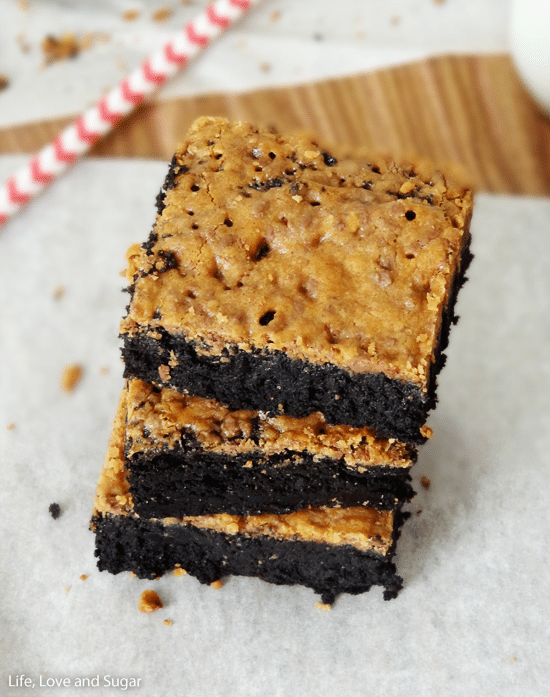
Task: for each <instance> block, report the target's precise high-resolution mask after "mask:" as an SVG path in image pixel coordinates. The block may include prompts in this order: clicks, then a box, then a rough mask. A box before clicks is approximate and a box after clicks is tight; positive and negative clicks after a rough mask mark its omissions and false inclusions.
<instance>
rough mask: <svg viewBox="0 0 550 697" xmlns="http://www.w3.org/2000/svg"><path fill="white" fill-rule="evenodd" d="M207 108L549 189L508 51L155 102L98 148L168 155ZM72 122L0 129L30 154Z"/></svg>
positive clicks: (503, 187)
mask: <svg viewBox="0 0 550 697" xmlns="http://www.w3.org/2000/svg"><path fill="white" fill-rule="evenodd" d="M204 114H208V115H213V116H227V117H228V118H230V119H241V120H245V121H251V122H254V123H259V124H264V125H268V126H274V127H275V128H277V129H278V130H281V131H287V130H307V131H309V132H311V133H312V134H314V136H315V137H317V138H319V139H320V140H321V141H322V142H324V143H327V144H330V143H345V144H349V145H351V146H355V145H362V146H367V147H369V148H373V149H374V150H376V151H381V150H382V151H385V152H389V153H391V154H393V155H395V156H397V157H399V156H400V155H405V156H406V155H410V154H413V153H416V154H419V155H421V156H423V157H428V158H430V159H432V160H434V161H435V162H438V163H441V164H445V163H454V164H458V165H461V166H462V167H463V168H464V169H465V171H466V172H467V174H468V176H469V177H470V178H471V180H472V181H473V182H474V184H475V185H476V186H477V188H478V189H479V190H484V191H491V192H502V193H514V194H531V195H546V196H548V195H550V121H549V120H548V119H547V118H546V117H545V116H544V115H543V114H542V113H541V112H540V111H539V110H538V109H537V107H536V105H535V104H534V103H533V102H532V100H531V99H530V97H529V96H528V95H527V93H526V92H525V90H524V88H523V87H522V85H521V83H520V81H519V79H518V77H517V75H516V73H515V71H514V69H513V66H512V63H511V61H510V59H509V58H508V57H507V56H505V55H484V56H443V57H439V58H433V59H429V60H425V61H421V62H418V63H412V64H408V65H404V66H399V67H395V68H390V69H385V70H379V71H375V72H372V73H367V74H363V75H356V76H352V77H347V78H341V79H336V80H326V81H322V82H318V83H314V84H306V85H300V86H292V87H288V88H280V89H270V90H260V91H254V92H249V93H246V94H237V95H234V94H217V95H209V96H200V97H192V98H185V99H175V100H172V101H168V102H159V103H154V102H152V103H148V104H146V105H144V106H142V107H141V108H140V109H139V110H138V111H137V112H135V113H134V114H132V115H131V116H130V117H129V118H128V119H126V120H125V121H124V122H122V123H121V124H119V126H118V127H117V128H116V129H115V130H114V131H113V132H112V133H111V134H109V135H108V136H107V137H106V138H105V139H104V140H103V141H101V142H100V143H99V144H98V145H97V146H96V147H95V148H94V149H93V151H92V155H95V156H102V157H103V156H119V157H145V158H157V159H159V158H160V159H164V160H168V159H170V158H171V156H172V152H173V150H174V147H175V145H176V143H177V142H178V141H180V140H181V139H182V138H183V136H184V134H185V132H186V130H187V128H188V126H189V124H190V123H191V122H192V121H193V119H195V118H196V117H197V116H200V115H204ZM71 120H72V119H70V118H69V119H56V120H51V121H45V122H42V123H33V124H26V125H24V126H18V127H14V128H9V129H4V130H0V153H17V152H34V151H35V150H37V149H38V148H39V147H42V146H43V145H45V144H47V143H48V142H49V141H50V140H51V139H52V138H53V137H55V135H56V134H57V133H58V132H59V131H60V130H61V129H62V128H63V127H64V126H65V125H67V124H68V123H70V122H71Z"/></svg>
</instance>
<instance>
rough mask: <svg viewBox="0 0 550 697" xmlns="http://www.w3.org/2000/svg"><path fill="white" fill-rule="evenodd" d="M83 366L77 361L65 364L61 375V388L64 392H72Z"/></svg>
mask: <svg viewBox="0 0 550 697" xmlns="http://www.w3.org/2000/svg"><path fill="white" fill-rule="evenodd" d="M83 374H84V368H83V367H82V366H81V365H80V364H79V363H73V364H71V365H67V366H65V368H64V370H63V374H62V376H61V388H62V389H63V390H64V391H65V392H72V391H73V390H74V389H75V387H76V386H77V385H78V383H79V382H80V381H81V379H82V375H83Z"/></svg>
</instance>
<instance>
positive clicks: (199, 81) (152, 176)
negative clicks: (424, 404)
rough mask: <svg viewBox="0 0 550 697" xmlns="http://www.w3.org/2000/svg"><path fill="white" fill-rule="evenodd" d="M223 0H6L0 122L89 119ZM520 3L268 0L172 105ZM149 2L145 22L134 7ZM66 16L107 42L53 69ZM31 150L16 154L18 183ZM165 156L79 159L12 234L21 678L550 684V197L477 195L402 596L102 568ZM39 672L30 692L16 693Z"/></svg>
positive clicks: (8, 285)
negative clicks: (125, 277) (102, 479)
mask: <svg viewBox="0 0 550 697" xmlns="http://www.w3.org/2000/svg"><path fill="white" fill-rule="evenodd" d="M162 4H164V5H165V6H172V7H174V8H176V10H177V11H176V12H175V14H174V17H173V19H171V20H170V21H169V22H167V23H166V24H158V23H155V22H152V21H151V20H150V15H151V13H152V11H153V10H154V9H158V7H159V6H161V5H162ZM203 5H204V3H203V2H202V1H201V2H196V3H194V5H191V6H189V7H187V6H184V5H179V4H178V3H175V2H174V3H171V2H166V3H159V4H154V3H152V2H145V1H143V2H139V1H136V2H125V1H123V0H118V1H116V2H115V1H113V2H108V1H107V0H104V1H103V2H99V1H98V0H95V1H92V0H89V1H88V2H79V3H77V2H61V1H59V2H48V1H47V0H34V1H33V0H30V4H29V10H28V11H22V10H21V9H19V7H18V5H17V3H16V2H15V0H13V1H12V0H0V73H4V74H7V75H8V77H9V78H10V80H11V86H10V88H9V89H8V90H5V91H4V92H2V93H0V127H2V126H5V125H8V124H15V123H23V122H26V121H33V120H36V119H39V118H49V117H52V116H58V115H64V114H70V113H77V112H79V111H81V110H82V109H83V108H84V107H85V106H87V105H89V104H90V103H93V102H94V101H95V100H96V99H97V97H98V96H99V95H100V94H101V93H102V91H103V90H104V89H106V88H108V87H111V86H112V85H113V84H114V83H116V82H117V81H118V80H119V79H120V78H122V77H123V76H124V74H125V72H126V71H127V69H132V68H134V67H136V65H138V64H139V63H140V62H141V60H142V59H143V58H145V57H146V55H147V54H148V53H150V52H151V51H153V50H155V49H156V48H157V46H158V45H160V44H161V43H162V42H163V41H164V40H165V39H166V38H168V36H169V35H171V34H172V32H173V31H174V30H177V29H178V28H179V27H180V26H181V25H182V24H183V23H184V21H185V20H186V19H189V18H191V17H192V16H194V15H195V14H196V12H197V10H199V9H200V8H201V7H202V6H203ZM507 6H508V2H507V1H506V0H502V1H500V0H483V1H482V0H461V1H460V0H446V2H444V3H442V4H436V3H435V2H433V0H386V1H384V2H383V1H382V0H340V1H339V2H338V7H337V11H336V12H335V11H334V9H333V8H334V3H332V2H324V1H323V0H266V1H265V2H264V3H262V4H261V5H260V6H259V7H258V8H257V9H256V10H255V11H254V13H253V14H252V15H250V17H248V18H247V19H245V21H244V22H243V23H242V24H241V25H240V26H239V28H238V29H237V30H236V31H235V32H232V33H230V34H227V35H226V36H224V37H223V38H222V39H221V40H220V41H219V42H218V43H217V44H216V46H214V47H212V49H211V50H210V51H209V52H208V53H207V54H205V55H204V57H202V58H201V59H200V60H199V61H198V62H197V63H196V64H195V65H193V66H192V67H191V69H190V70H189V71H187V72H186V73H183V74H182V75H181V76H180V77H179V78H178V79H176V80H175V81H174V83H171V84H170V86H169V87H168V88H167V89H165V91H164V92H163V96H164V97H169V96H174V95H183V96H185V95H190V94H196V93H200V92H205V91H206V92H208V91H220V92H221V91H227V90H241V89H253V88H255V87H260V86H269V85H280V84H288V83H292V82H303V81H307V80H312V79H321V78H324V77H330V76H334V75H343V74H350V73H353V72H357V71H363V70H368V69H371V68H375V67H380V66H381V65H389V64H392V63H394V62H399V61H401V60H412V59H415V58H416V57H421V56H424V55H433V54H437V53H443V52H478V53H479V52H483V51H504V50H506V45H507V38H506V23H507V17H506V14H507ZM134 7H137V8H141V9H142V17H141V19H140V20H137V21H136V22H135V23H131V24H129V23H126V22H123V21H122V20H120V19H119V17H120V13H121V12H122V11H123V10H125V9H130V8H134ZM92 8H93V12H92V11H91V9H92ZM276 10H279V11H280V13H281V14H280V18H279V19H277V20H276V21H275V20H274V19H273V12H274V11H276ZM392 17H399V21H398V22H397V23H395V21H392ZM61 31H72V32H75V33H77V34H83V33H85V32H86V31H107V32H109V34H110V36H111V38H110V41H109V42H107V43H105V44H100V43H98V44H97V45H96V47H95V48H94V49H92V50H90V51H85V52H83V53H82V54H81V55H80V56H79V57H78V59H76V60H75V61H72V62H65V63H60V64H56V65H52V66H50V67H48V68H44V69H42V70H39V65H40V62H41V56H40V51H39V48H38V46H39V43H40V41H41V40H42V38H43V37H44V36H45V35H46V34H47V33H49V32H52V33H57V34H59V33H61ZM19 32H24V33H25V38H26V40H27V41H28V43H29V44H30V46H31V51H30V52H29V53H28V54H21V52H20V49H19V47H18V45H17V42H16V38H15V37H16V35H17V34H18V33H19ZM314 35H315V36H317V35H321V36H322V37H323V39H322V41H320V40H319V39H318V38H314ZM263 63H269V64H270V70H269V71H267V72H265V71H264V70H262V69H261V67H260V66H261V65H262V64H263ZM23 162H24V160H22V159H17V158H12V157H0V178H2V179H3V178H4V177H5V176H7V175H9V174H10V173H11V172H12V171H13V169H14V168H16V167H17V166H19V165H21V164H22V163H23ZM165 171H166V165H165V164H164V163H152V162H148V163H144V162H140V161H125V162H124V161H116V160H115V161H102V162H100V161H87V162H83V163H79V164H78V165H77V166H76V167H75V168H74V169H73V170H72V171H71V172H69V173H68V174H67V175H66V176H65V177H64V178H63V179H62V180H61V181H60V182H58V183H57V184H55V185H54V186H53V187H52V188H50V189H49V190H48V191H46V192H45V193H44V194H43V195H42V197H41V198H40V199H39V200H37V201H36V202H34V203H33V204H32V205H31V206H30V207H29V208H28V209H27V210H26V211H24V212H23V213H22V214H21V215H19V216H18V217H17V218H15V219H14V220H13V221H11V222H10V223H9V224H8V225H7V226H6V227H5V228H3V229H1V230H0V467H1V471H2V478H3V479H2V482H3V483H2V486H1V487H0V588H1V589H2V590H1V592H2V598H1V601H0V693H2V694H4V695H5V697H8V696H11V695H31V694H44V695H71V696H72V695H83V696H85V695H88V694H89V695H98V696H99V695H113V694H116V693H117V692H118V690H117V689H114V688H104V687H99V688H94V689H91V690H85V689H78V688H74V687H73V688H64V689H47V688H39V687H38V681H39V676H40V675H42V676H43V679H44V678H45V677H53V678H62V677H68V678H70V680H71V681H74V679H75V678H76V677H79V676H87V677H92V676H94V675H97V674H99V676H100V681H101V682H102V681H103V676H106V675H111V676H118V677H124V676H125V677H135V678H141V685H142V687H141V688H140V690H139V691H136V692H137V693H138V694H141V695H145V696H146V697H157V696H158V697H165V696H166V695H172V694H173V695H176V696H179V695H182V696H184V697H210V696H215V697H218V695H220V696H221V695H228V696H229V695H230V696H231V697H256V696H258V697H259V696H260V695H262V696H263V695H266V696H269V697H279V696H280V697H290V696H293V695H300V697H302V696H303V697H309V696H310V695H311V696H312V697H313V695H315V696H316V697H323V696H324V695H327V696H328V695H331V696H332V695H336V694H338V695H342V696H343V697H348V696H349V697H352V696H353V697H355V696H356V695H361V696H362V695H369V696H370V695H384V697H393V696H395V697H405V696H408V695H421V696H424V695H426V696H429V697H432V696H433V697H436V696H437V697H440V696H445V695H450V696H453V697H454V696H455V695H456V696H462V695H464V696H468V697H471V696H472V695H484V696H485V695H499V697H500V696H501V695H502V696H504V697H508V696H516V695H518V696H520V695H521V696H522V697H523V696H526V695H528V696H531V695H533V696H536V697H539V695H540V697H543V696H546V695H547V694H548V684H549V682H550V669H549V667H548V646H549V630H548V627H549V626H550V609H549V601H548V598H549V597H550V579H549V575H548V553H547V547H548V543H547V540H548V539H550V514H549V511H550V492H549V488H548V479H549V475H550V396H549V395H550V390H549V383H550V351H549V349H550V320H549V319H548V318H549V313H548V307H549V305H550V280H549V279H550V268H549V266H550V201H549V200H548V199H538V200H536V199H527V198H512V197H498V196H489V195H480V196H478V199H477V204H476V211H475V215H474V220H473V235H474V243H473V250H474V252H475V254H476V258H475V260H474V262H473V264H472V267H471V271H470V273H469V277H470V280H469V282H468V283H467V285H466V286H465V288H464V289H463V291H462V293H461V296H460V299H459V307H458V310H459V313H460V314H461V320H460V322H459V324H458V325H457V327H455V328H454V329H453V332H452V335H451V345H450V348H449V351H448V364H447V366H446V367H445V369H444V371H443V373H442V375H441V379H440V389H439V395H440V403H439V405H438V408H437V410H436V411H435V412H434V413H433V415H432V417H431V419H430V424H431V426H432V427H433V428H434V430H435V435H434V437H433V439H432V440H431V441H430V442H429V443H428V444H427V445H426V446H424V447H423V448H422V449H421V452H420V458H419V461H418V463H417V465H416V466H415V470H414V472H415V475H414V479H415V485H416V487H415V488H416V489H417V491H419V494H418V496H417V498H416V499H415V501H414V502H413V503H412V505H411V506H410V509H411V511H413V516H412V518H411V519H410V520H409V521H408V523H407V524H406V526H405V528H404V531H403V535H402V538H401V541H400V546H399V550H398V558H397V563H398V566H399V572H400V574H401V575H402V576H403V578H404V581H405V588H404V590H403V591H402V593H401V594H400V596H399V597H398V599H397V600H395V601H391V602H383V601H382V598H381V592H380V589H373V590H372V591H371V592H370V593H368V594H365V595H362V596H357V597H349V596H344V597H342V598H340V599H339V600H338V602H337V603H336V604H335V606H334V608H333V609H332V610H331V611H330V612H328V613H322V612H320V611H319V610H317V609H316V608H315V604H314V603H315V601H316V600H317V598H316V597H315V596H314V595H313V593H312V592H311V591H309V590H307V589H303V588H279V587H276V586H270V585H268V584H264V583H261V582H260V581H257V580H251V579H236V578H235V579H230V580H228V581H227V582H226V584H225V585H224V587H223V589H222V590H220V591H215V590H212V589H210V588H209V587H204V586H201V585H200V584H199V583H198V582H197V581H196V580H194V579H192V578H189V577H183V578H176V577H173V576H166V577H164V578H162V579H160V580H159V581H156V582H145V581H139V580H137V579H131V578H130V577H129V575H128V574H122V575H119V576H116V577H114V576H111V575H109V574H106V573H99V572H97V570H96V569H95V560H94V557H93V548H94V540H93V535H92V534H91V533H90V532H89V531H88V520H89V517H90V514H91V507H92V501H93V496H94V492H95V486H96V482H97V478H98V475H99V471H100V468H101V465H102V461H103V457H104V453H105V449H106V444H107V439H108V435H109V430H110V423H111V420H112V417H113V416H114V411H115V407H116V403H117V399H118V393H119V391H120V388H121V386H122V378H121V375H122V364H121V362H120V359H119V342H118V339H117V332H118V323H119V320H120V318H121V316H122V314H123V312H124V306H125V304H126V301H127V296H125V295H124V294H123V293H121V292H120V291H121V288H122V285H123V282H122V279H121V278H120V276H119V271H120V270H121V269H122V268H123V266H124V251H125V249H126V248H127V246H128V245H129V244H130V243H132V242H135V241H142V240H143V239H145V237H146V235H147V233H148V231H149V229H150V225H151V224H152V222H153V211H154V206H153V202H154V197H155V195H156V193H157V191H158V188H159V186H160V183H161V182H162V180H163V178H164V174H165ZM60 285H62V286H64V287H65V289H66V292H65V295H64V297H63V298H61V299H60V300H55V299H54V291H55V289H56V288H57V287H58V286H60ZM73 362H79V363H82V364H83V365H84V367H85V373H84V378H83V380H82V382H81V384H80V385H79V386H78V388H77V389H76V390H75V392H74V393H73V394H71V395H67V394H66V393H64V392H63V391H62V390H61V388H60V379H61V373H62V371H63V368H64V366H66V365H67V364H68V363H73ZM102 368H108V372H107V374H103V372H102ZM12 423H13V424H15V428H13V429H12V430H8V428H7V427H8V425H9V424H12ZM422 475H426V476H428V477H429V478H430V479H431V481H432V486H431V488H430V489H429V490H428V491H426V490H424V489H422V487H421V486H420V483H419V480H420V477H421V476H422ZM54 501H56V502H58V503H59V504H60V505H61V507H62V511H63V513H62V516H61V517H60V518H59V519H58V520H56V521H54V520H53V519H52V518H51V516H50V515H49V513H48V506H49V504H50V503H52V502H54ZM417 510H422V513H421V514H419V515H417V514H416V513H415V512H416V511H417ZM81 574H87V575H88V578H87V580H85V581H81V580H80V578H79V577H80V575H81ZM149 587H153V588H155V589H156V590H157V591H158V592H159V594H160V595H161V597H162V599H163V601H164V603H165V607H164V608H163V609H162V610H161V611H159V612H158V613H154V614H152V615H148V616H146V615H143V614H141V613H140V612H138V610H137V601H138V598H139V595H140V593H141V591H142V590H143V589H145V588H149ZM67 588H69V590H68V591H67ZM165 618H169V619H171V620H172V621H173V626H171V627H168V626H166V625H164V624H163V620H164V619H165ZM22 673H24V674H25V675H26V676H30V677H32V679H33V680H34V681H35V684H36V688H35V689H34V690H32V689H19V688H11V687H9V684H8V680H9V676H10V675H11V676H12V682H13V681H15V679H16V676H18V675H21V674H22Z"/></svg>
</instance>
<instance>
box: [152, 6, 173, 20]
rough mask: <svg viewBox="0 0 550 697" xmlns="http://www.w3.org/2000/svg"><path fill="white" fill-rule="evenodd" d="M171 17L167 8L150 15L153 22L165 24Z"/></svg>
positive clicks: (161, 8)
mask: <svg viewBox="0 0 550 697" xmlns="http://www.w3.org/2000/svg"><path fill="white" fill-rule="evenodd" d="M171 16H172V10H171V9H170V8H169V7H160V8H159V9H158V10H155V12H153V14H152V19H153V21H154V22H166V20H167V19H170V17H171Z"/></svg>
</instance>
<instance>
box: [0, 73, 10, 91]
mask: <svg viewBox="0 0 550 697" xmlns="http://www.w3.org/2000/svg"><path fill="white" fill-rule="evenodd" d="M9 84H10V81H9V80H8V78H7V77H6V76H5V75H0V90H5V89H6V87H8V85H9Z"/></svg>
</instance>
